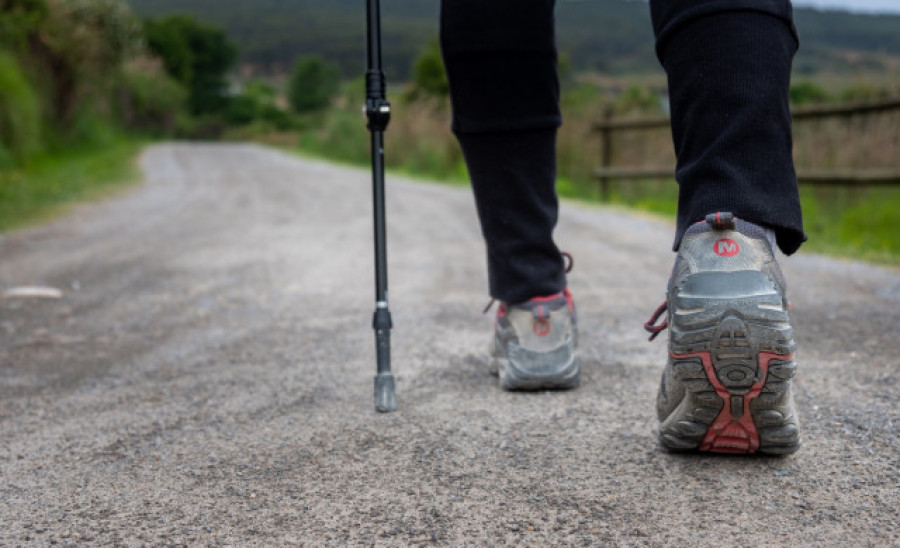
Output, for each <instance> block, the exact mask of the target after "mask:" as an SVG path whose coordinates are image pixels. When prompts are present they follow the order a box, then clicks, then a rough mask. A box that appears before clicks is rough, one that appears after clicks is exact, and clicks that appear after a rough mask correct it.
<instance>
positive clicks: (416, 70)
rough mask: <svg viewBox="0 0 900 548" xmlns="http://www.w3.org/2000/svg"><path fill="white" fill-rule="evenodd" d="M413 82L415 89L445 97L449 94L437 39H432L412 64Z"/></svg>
mask: <svg viewBox="0 0 900 548" xmlns="http://www.w3.org/2000/svg"><path fill="white" fill-rule="evenodd" d="M413 83H414V85H415V88H416V90H419V91H422V92H424V93H426V94H429V95H437V96H439V97H445V96H447V95H449V94H450V84H448V83H447V73H446V71H445V70H444V58H443V57H442V56H441V47H440V45H439V44H438V41H437V40H432V41H431V43H429V44H428V47H426V48H425V49H424V50H423V51H422V53H420V54H419V56H418V57H417V58H416V61H415V63H414V64H413Z"/></svg>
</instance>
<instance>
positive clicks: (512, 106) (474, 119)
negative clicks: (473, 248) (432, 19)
mask: <svg viewBox="0 0 900 548" xmlns="http://www.w3.org/2000/svg"><path fill="white" fill-rule="evenodd" d="M553 8H554V0H541V1H534V2H528V3H527V9H525V6H524V5H523V4H522V3H521V2H519V1H517V0H491V1H489V2H487V1H484V0H443V2H442V4H441V48H442V51H443V55H444V62H445V65H446V68H447V77H448V79H449V83H450V97H451V101H452V106H453V131H454V133H455V134H456V136H457V138H458V140H459V143H460V145H461V147H462V150H463V154H464V155H465V159H466V165H467V167H468V169H469V176H470V178H471V181H472V187H473V190H474V193H475V200H476V205H477V208H478V214H479V218H480V221H481V228H482V232H483V234H484V237H485V243H486V246H487V256H488V277H489V280H490V293H491V296H492V297H494V298H496V299H499V300H501V301H504V302H510V303H521V302H524V301H527V300H528V299H530V298H532V297H536V296H543V295H551V294H554V293H559V292H560V291H562V290H563V289H564V288H565V286H566V281H565V273H564V270H563V261H562V258H561V257H560V253H559V250H558V249H557V247H556V245H555V244H554V242H553V239H552V232H553V229H554V227H555V225H556V221H557V198H556V190H555V185H556V130H557V128H558V127H559V125H560V122H561V117H560V113H559V106H558V103H559V84H558V80H557V76H556V47H555V42H554V27H553Z"/></svg>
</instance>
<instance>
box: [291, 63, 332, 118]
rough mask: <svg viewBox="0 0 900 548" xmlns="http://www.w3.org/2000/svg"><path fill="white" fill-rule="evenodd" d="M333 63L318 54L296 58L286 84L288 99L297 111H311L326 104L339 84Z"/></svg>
mask: <svg viewBox="0 0 900 548" xmlns="http://www.w3.org/2000/svg"><path fill="white" fill-rule="evenodd" d="M340 81H341V77H340V72H338V69H337V67H336V66H335V65H333V64H331V63H328V62H327V61H325V60H324V59H322V58H321V57H318V56H310V57H301V58H300V59H299V60H297V64H296V66H295V67H294V72H293V74H292V75H291V80H290V82H289V84H288V100H289V101H290V103H291V107H292V108H293V109H294V110H295V111H297V112H311V111H314V110H319V109H321V108H324V107H326V106H328V104H329V103H330V102H331V98H332V97H334V95H335V94H336V93H337V91H338V87H339V86H340Z"/></svg>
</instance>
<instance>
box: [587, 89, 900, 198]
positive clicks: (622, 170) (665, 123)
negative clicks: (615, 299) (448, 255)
mask: <svg viewBox="0 0 900 548" xmlns="http://www.w3.org/2000/svg"><path fill="white" fill-rule="evenodd" d="M895 110H900V97H896V98H892V99H888V100H885V101H879V102H868V103H848V104H843V105H834V106H819V107H806V108H798V109H794V110H792V111H791V117H792V118H793V119H794V120H821V119H826V118H852V117H854V116H861V115H872V114H878V113H884V112H890V111H895ZM669 123H670V119H669V118H668V117H665V116H657V117H648V118H631V119H620V120H616V119H613V118H612V115H611V113H608V114H607V117H606V119H605V120H603V121H601V122H598V123H596V124H594V126H593V130H594V131H595V132H596V133H599V134H600V138H601V148H600V162H601V167H599V168H598V169H596V170H595V171H594V176H595V177H596V178H597V179H599V181H600V195H601V197H602V198H603V199H604V200H606V199H608V197H609V185H610V183H611V182H612V181H613V180H616V179H620V180H633V179H665V178H669V177H673V176H674V174H675V170H674V168H672V169H665V168H658V167H651V168H643V167H635V166H613V165H611V164H612V136H613V133H615V132H622V131H644V130H656V129H663V128H668V127H669ZM898 154H900V152H898ZM797 180H798V182H799V183H800V184H809V185H830V186H900V169H865V170H860V169H839V170H828V171H817V170H800V171H799V172H798V173H797Z"/></svg>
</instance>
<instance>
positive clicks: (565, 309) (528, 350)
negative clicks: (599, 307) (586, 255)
mask: <svg viewBox="0 0 900 548" xmlns="http://www.w3.org/2000/svg"><path fill="white" fill-rule="evenodd" d="M577 342H578V322H577V316H576V314H575V304H574V302H573V301H572V294H571V293H570V292H569V290H568V289H566V290H565V291H563V292H562V293H558V294H556V295H550V296H548V297H537V298H534V299H531V300H529V301H526V302H524V303H521V304H514V305H510V304H507V303H500V306H499V308H498V309H497V319H496V321H495V323H494V340H493V341H492V343H491V356H492V359H491V363H490V366H489V369H490V371H491V373H494V374H496V375H499V376H500V386H501V388H503V389H504V390H540V389H549V388H574V387H576V386H578V384H579V383H580V382H581V370H580V369H579V367H578V360H577V359H576V356H575V347H576V345H577Z"/></svg>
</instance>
